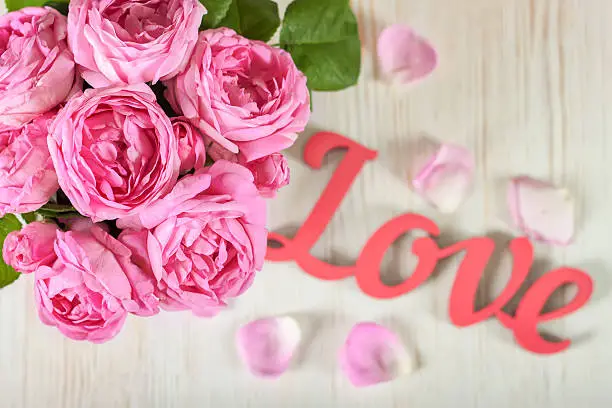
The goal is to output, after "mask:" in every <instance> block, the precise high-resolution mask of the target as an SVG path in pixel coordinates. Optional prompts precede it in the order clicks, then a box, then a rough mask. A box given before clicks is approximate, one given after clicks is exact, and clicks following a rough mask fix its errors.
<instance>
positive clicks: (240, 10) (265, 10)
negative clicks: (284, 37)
mask: <svg viewBox="0 0 612 408" xmlns="http://www.w3.org/2000/svg"><path fill="white" fill-rule="evenodd" d="M200 2H201V3H202V4H203V5H204V7H206V9H207V10H208V14H206V15H205V16H204V19H203V20H202V27H201V28H202V29H208V28H218V27H228V28H231V29H233V30H235V31H236V32H237V33H238V34H240V35H243V36H245V37H247V38H250V39H251V40H261V41H268V40H269V39H270V38H272V36H273V35H274V33H276V30H278V27H279V26H280V17H279V15H278V5H277V4H276V2H274V1H272V0H200Z"/></svg>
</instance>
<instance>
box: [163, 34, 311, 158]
mask: <svg viewBox="0 0 612 408" xmlns="http://www.w3.org/2000/svg"><path fill="white" fill-rule="evenodd" d="M166 86H168V90H167V98H168V99H169V101H170V103H171V104H172V105H173V107H174V108H175V110H177V111H180V112H182V114H183V115H184V116H186V117H187V118H188V119H189V120H190V121H191V122H192V123H193V124H194V125H195V126H197V127H198V128H199V129H200V130H201V131H202V134H203V135H204V136H207V137H209V138H211V139H212V140H214V141H215V142H217V143H219V144H220V145H221V146H222V147H224V148H225V149H227V150H229V151H230V152H232V153H240V155H241V156H242V161H243V162H249V161H253V160H256V159H259V158H261V157H265V156H268V155H270V154H272V153H277V152H279V151H281V150H283V149H286V148H287V147H289V146H291V145H292V144H293V143H294V142H295V140H296V138H297V134H298V133H300V132H301V131H303V130H304V128H305V127H306V124H307V123H308V119H309V117H310V96H309V93H308V88H307V87H306V77H305V76H304V75H303V74H302V73H301V72H300V71H299V70H298V69H297V67H296V66H295V64H294V62H293V60H292V58H291V55H290V54H289V53H287V52H285V51H283V50H281V49H279V48H274V47H270V46H269V45H267V44H265V43H263V42H260V41H251V40H248V39H246V38H244V37H241V36H240V35H238V34H236V33H235V32H234V31H233V30H230V29H228V28H220V29H215V30H207V31H203V32H201V33H200V37H199V39H198V43H197V45H196V48H195V51H194V53H193V55H192V57H191V59H190V60H189V63H188V65H187V67H186V68H185V69H184V70H183V71H182V72H181V73H180V74H179V75H178V76H176V77H175V78H173V79H171V80H170V81H168V82H166Z"/></svg>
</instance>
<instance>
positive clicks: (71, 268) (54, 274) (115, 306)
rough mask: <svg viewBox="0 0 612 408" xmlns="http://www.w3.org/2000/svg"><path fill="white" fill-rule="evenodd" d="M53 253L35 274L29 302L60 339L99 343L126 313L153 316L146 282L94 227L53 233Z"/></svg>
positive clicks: (152, 299)
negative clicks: (52, 258) (33, 301)
mask: <svg viewBox="0 0 612 408" xmlns="http://www.w3.org/2000/svg"><path fill="white" fill-rule="evenodd" d="M55 254H56V255H57V260H56V261H55V262H54V263H53V265H52V266H41V267H40V268H38V269H37V270H36V283H35V286H34V288H35V297H36V304H37V307H38V314H39V316H40V319H41V320H42V322H43V323H45V324H47V325H49V326H55V327H57V328H58V329H59V331H60V332H62V333H63V334H64V335H65V336H67V337H69V338H71V339H73V340H88V341H91V342H94V343H103V342H105V341H108V340H110V339H112V338H113V337H115V336H116V335H117V334H118V333H119V331H120V330H121V328H122V327H123V323H124V321H125V318H126V316H127V314H128V312H130V313H134V314H137V315H140V316H151V315H154V314H156V313H157V312H158V311H159V310H158V306H157V299H156V298H155V296H154V295H153V284H152V281H151V279H150V278H149V277H148V276H147V275H145V274H144V273H143V271H142V270H141V269H140V268H138V267H137V266H136V265H134V264H133V263H132V262H131V260H130V258H131V255H132V253H131V252H130V250H129V249H127V248H126V247H125V246H124V245H123V244H121V243H120V242H119V241H117V240H116V239H115V238H113V237H112V236H110V235H109V234H107V233H106V232H105V231H104V230H102V229H101V228H100V227H98V226H93V227H92V228H91V229H90V230H89V231H87V232H86V231H69V232H59V233H58V234H57V240H56V242H55Z"/></svg>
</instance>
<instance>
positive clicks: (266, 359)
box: [237, 317, 302, 378]
mask: <svg viewBox="0 0 612 408" xmlns="http://www.w3.org/2000/svg"><path fill="white" fill-rule="evenodd" d="M301 337H302V332H301V329H300V326H299V325H298V323H297V321H296V320H295V319H293V318H291V317H276V318H265V319H259V320H255V321H253V322H250V323H248V324H246V325H244V326H242V327H241V328H240V330H239V331H238V335H237V344H238V352H239V354H240V356H241V357H242V360H243V361H244V363H245V364H246V366H247V368H248V369H249V371H250V372H251V373H252V374H254V375H256V376H258V377H266V378H277V377H280V376H281V375H282V374H283V373H284V372H285V371H286V370H287V369H288V368H289V365H290V364H291V360H292V359H293V355H294V353H295V352H296V350H297V348H298V345H299V343H300V340H301Z"/></svg>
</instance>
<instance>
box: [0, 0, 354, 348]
mask: <svg viewBox="0 0 612 408" xmlns="http://www.w3.org/2000/svg"><path fill="white" fill-rule="evenodd" d="M18 3H19V4H20V6H21V5H23V4H24V2H23V1H19V2H18ZM25 3H28V2H27V1H26V2H25ZM28 5H29V6H31V7H26V8H22V9H20V10H16V9H15V8H16V7H14V5H13V4H12V2H11V1H10V0H9V1H8V2H7V6H8V8H9V10H11V12H9V13H8V14H5V15H3V16H0V217H2V219H1V220H0V243H1V244H3V245H2V247H3V251H2V254H3V259H4V262H0V287H3V286H6V285H8V284H9V283H11V282H13V281H14V280H16V279H17V278H18V277H19V276H20V274H32V275H33V282H34V293H35V299H36V306H37V308H38V313H39V316H40V318H41V320H42V321H43V322H44V323H45V324H48V325H50V326H55V327H57V328H58V329H59V330H60V331H61V333H63V334H64V335H66V336H68V337H69V338H71V339H75V340H89V341H92V342H104V341H107V340H109V339H111V338H113V337H114V336H115V335H116V334H117V333H118V332H119V331H120V330H121V328H122V326H123V324H124V321H125V319H126V317H127V315H128V314H133V315H137V316H153V315H155V314H157V313H159V311H160V309H163V310H167V311H181V310H189V311H192V312H193V313H194V314H195V315H197V316H207V317H209V316H214V315H215V314H217V313H219V311H220V310H222V309H223V307H224V306H225V305H226V304H227V303H228V302H229V301H230V300H231V299H233V298H236V297H237V296H240V295H241V294H242V293H244V292H245V291H246V290H247V289H248V288H249V286H250V285H251V283H252V282H253V280H254V279H255V277H256V275H257V273H258V272H259V271H261V269H262V267H263V263H264V257H265V252H266V244H267V230H266V200H267V199H271V198H274V196H275V194H276V192H277V190H279V189H280V188H282V187H283V186H285V185H287V184H288V183H289V168H288V166H287V161H286V160H285V158H284V157H283V155H282V153H281V152H282V151H283V150H284V149H286V148H288V147H290V146H291V145H292V144H293V143H294V142H295V140H296V138H297V137H298V134H299V133H300V132H301V131H303V130H304V128H305V126H306V124H307V123H308V119H309V116H310V91H312V90H318V91H330V90H339V89H343V88H345V87H348V86H351V85H353V84H354V83H355V82H356V81H357V78H358V76H359V66H360V42H359V37H358V34H357V24H356V21H355V17H354V15H353V13H352V11H351V10H350V7H349V4H348V0H296V1H294V2H293V3H292V4H290V5H289V7H288V9H287V11H286V13H285V16H284V20H283V21H282V23H281V19H280V17H279V12H278V6H277V5H276V3H274V2H272V1H270V0H249V1H239V0H202V1H198V0H132V1H129V0H108V1H101V0H72V1H71V2H70V3H69V4H68V3H61V2H60V3H57V2H54V3H47V4H43V3H40V2H38V1H32V2H31V4H28ZM281 24H282V28H281V30H280V36H279V43H278V45H277V46H272V45H269V44H267V43H266V41H269V40H270V39H271V38H272V37H273V36H274V34H275V33H276V31H277V30H278V28H279V27H280V26H281Z"/></svg>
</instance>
